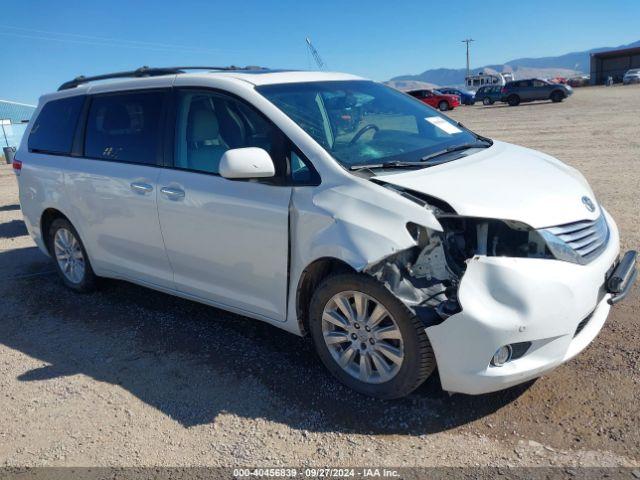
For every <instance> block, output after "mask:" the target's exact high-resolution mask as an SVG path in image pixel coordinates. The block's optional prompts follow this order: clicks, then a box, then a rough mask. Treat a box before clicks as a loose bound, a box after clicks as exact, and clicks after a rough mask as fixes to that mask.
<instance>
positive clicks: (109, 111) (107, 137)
mask: <svg viewBox="0 0 640 480" xmlns="http://www.w3.org/2000/svg"><path fill="white" fill-rule="evenodd" d="M164 98H165V95H164V93H163V92H160V91H153V92H133V93H118V94H108V95H100V96H96V97H94V98H93V99H92V101H91V107H90V109H89V115H88V117H87V127H86V133H85V144H84V154H85V156H87V157H90V158H97V159H103V160H114V161H120V162H127V163H142V164H149V165H156V164H158V163H159V160H160V155H161V142H160V139H161V137H162V135H161V130H162V114H163V110H164V109H163V103H164Z"/></svg>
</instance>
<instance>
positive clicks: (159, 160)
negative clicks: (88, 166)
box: [72, 87, 172, 168]
mask: <svg viewBox="0 0 640 480" xmlns="http://www.w3.org/2000/svg"><path fill="white" fill-rule="evenodd" d="M171 90H172V89H171V87H150V88H131V89H126V90H112V91H109V92H100V93H95V94H89V95H87V99H86V101H85V105H84V109H83V111H82V115H83V116H81V119H82V122H81V123H80V126H79V128H78V129H77V130H76V138H74V144H73V145H74V147H77V149H74V152H73V153H74V155H72V156H74V157H78V158H85V159H88V160H97V161H99V162H110V163H122V164H128V165H140V166H146V167H155V168H160V167H163V166H164V163H165V160H164V154H165V151H164V141H163V137H164V134H165V132H166V118H167V116H168V115H167V113H168V112H167V110H168V108H169V104H170V102H171V98H170V95H171ZM154 92H157V93H163V94H164V95H163V96H162V110H161V113H160V122H159V130H160V137H159V139H158V141H157V145H156V155H155V157H156V158H155V162H154V163H146V162H129V161H125V160H120V159H117V158H102V157H90V156H88V155H86V154H85V148H86V141H87V124H88V120H89V112H90V110H91V104H92V103H93V99H94V98H96V97H107V96H114V95H127V94H135V93H154Z"/></svg>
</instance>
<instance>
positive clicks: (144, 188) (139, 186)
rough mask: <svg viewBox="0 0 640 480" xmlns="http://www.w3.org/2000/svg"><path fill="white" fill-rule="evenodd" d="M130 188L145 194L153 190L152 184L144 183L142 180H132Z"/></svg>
mask: <svg viewBox="0 0 640 480" xmlns="http://www.w3.org/2000/svg"><path fill="white" fill-rule="evenodd" d="M131 190H133V191H134V192H136V193H141V194H145V193H149V192H151V191H152V190H153V185H149V184H148V183H144V182H133V183H132V184H131Z"/></svg>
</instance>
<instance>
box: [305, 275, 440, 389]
mask: <svg viewBox="0 0 640 480" xmlns="http://www.w3.org/2000/svg"><path fill="white" fill-rule="evenodd" d="M363 298H364V300H362V299H363ZM341 306H342V307H341ZM343 308H345V309H346V310H347V312H348V313H349V315H346V314H344V313H343ZM327 318H328V319H329V320H327ZM336 318H337V319H338V323H334V322H335V321H336ZM376 319H377V320H378V321H376ZM338 324H339V325H338ZM309 327H310V331H311V336H312V338H313V342H314V344H315V347H316V351H317V352H318V355H319V356H320V359H321V360H322V363H324V365H325V366H326V367H327V369H328V370H329V371H330V372H331V373H332V374H333V375H334V376H335V377H336V378H337V379H338V380H340V382H342V383H343V384H344V385H346V386H348V387H349V388H351V389H353V390H355V391H357V392H359V393H362V394H364V395H368V396H371V397H376V398H382V399H392V398H400V397H404V396H406V395H408V394H409V393H411V392H412V391H413V390H415V389H416V388H417V387H418V386H419V385H420V384H422V382H424V380H426V379H427V377H429V375H431V373H432V372H433V371H434V369H435V367H436V361H435V357H434V353H433V348H432V347H431V343H430V342H429V338H428V337H427V334H426V333H425V331H424V325H422V324H421V322H420V320H419V319H418V318H417V317H416V316H415V315H414V314H413V313H412V312H411V311H410V310H409V309H408V308H407V306H406V305H404V304H403V303H402V302H401V301H400V300H398V299H397V298H396V297H395V296H394V295H393V294H392V293H391V292H390V291H389V290H387V289H386V288H385V287H384V286H383V285H381V284H380V283H379V282H377V281H376V280H374V279H373V278H371V277H369V276H367V275H364V274H352V273H349V274H339V275H334V276H331V277H329V278H327V279H326V280H324V281H323V282H322V284H321V285H320V286H319V287H318V289H317V290H316V291H315V293H314V294H313V298H312V299H311V306H310V309H309ZM365 329H366V331H365ZM381 332H382V333H381ZM387 352H390V356H389V357H387V356H386V355H387ZM345 357H348V358H347V359H346V362H345ZM340 360H342V361H343V365H344V366H341V364H340V363H339V362H340ZM363 365H364V366H363Z"/></svg>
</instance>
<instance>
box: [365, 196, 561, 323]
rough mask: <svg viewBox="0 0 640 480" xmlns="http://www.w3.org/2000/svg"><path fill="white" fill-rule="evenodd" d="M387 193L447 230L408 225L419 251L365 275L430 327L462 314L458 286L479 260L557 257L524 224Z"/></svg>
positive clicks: (394, 258)
mask: <svg viewBox="0 0 640 480" xmlns="http://www.w3.org/2000/svg"><path fill="white" fill-rule="evenodd" d="M385 186H386V185H385ZM388 188H391V189H393V190H396V191H398V193H400V194H401V195H402V196H404V197H406V198H409V199H411V200H413V201H415V202H416V203H420V204H421V205H422V206H424V208H428V209H429V210H431V211H432V212H433V213H434V215H435V216H436V218H437V219H438V221H439V222H440V224H441V225H442V228H443V231H442V232H440V231H436V230H432V229H429V228H427V227H424V226H421V225H417V224H415V223H408V224H407V225H406V228H407V230H408V231H409V233H410V234H411V236H412V237H413V238H414V240H415V241H416V246H415V247H412V248H409V249H407V250H403V251H401V252H398V253H396V254H394V255H390V256H388V257H386V258H384V259H383V260H381V261H380V262H377V263H375V264H373V265H370V266H369V267H368V268H367V269H365V272H366V273H368V274H370V275H372V276H373V277H374V278H376V279H377V280H379V281H380V282H382V283H383V284H384V285H385V286H386V287H387V288H388V289H389V290H390V291H391V292H392V293H394V295H396V296H397V297H398V298H399V299H400V300H402V301H403V302H404V303H405V304H406V305H407V306H408V307H409V308H411V309H412V310H413V311H414V312H415V313H416V315H418V316H419V318H421V320H422V321H423V322H424V323H425V324H426V325H427V326H430V325H434V324H438V323H440V322H442V321H443V320H445V319H446V318H448V317H449V316H451V315H453V314H455V313H458V312H459V311H461V309H462V307H461V306H460V304H459V302H458V297H457V292H458V287H459V284H460V281H461V279H462V276H463V275H464V273H465V270H466V267H467V261H468V260H469V259H471V258H473V257H474V256H476V255H482V256H501V257H524V258H554V256H553V254H552V253H551V251H550V250H549V248H548V247H547V243H546V241H545V240H544V238H543V237H542V235H540V233H539V232H538V231H537V230H535V229H532V228H531V227H529V226H528V225H526V224H524V223H521V222H516V221H509V220H496V219H488V218H476V217H463V216H459V215H457V214H456V213H455V212H454V211H453V209H452V208H451V207H450V206H448V205H446V204H445V203H444V202H442V201H440V200H438V199H432V198H425V196H424V195H421V194H418V193H415V192H409V191H407V190H404V189H399V188H398V187H395V186H388Z"/></svg>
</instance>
